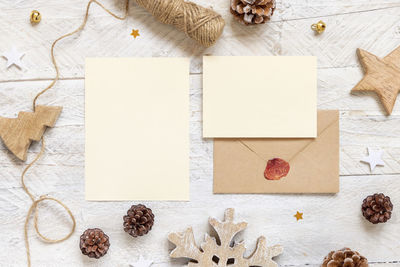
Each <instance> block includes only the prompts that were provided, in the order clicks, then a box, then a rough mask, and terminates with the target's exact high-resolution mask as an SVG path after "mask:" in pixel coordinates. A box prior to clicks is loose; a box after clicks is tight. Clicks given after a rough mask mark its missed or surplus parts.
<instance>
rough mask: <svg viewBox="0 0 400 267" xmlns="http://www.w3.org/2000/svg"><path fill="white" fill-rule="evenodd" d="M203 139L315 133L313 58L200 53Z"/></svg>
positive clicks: (315, 93) (315, 82)
mask: <svg viewBox="0 0 400 267" xmlns="http://www.w3.org/2000/svg"><path fill="white" fill-rule="evenodd" d="M203 70H204V71H203V137H204V138H236V137H237V138H239V137H243V138H264V137H265V138H266V137H268V138H271V137H276V138H299V137H304V138H306V137H316V135H317V59H316V57H308V56H307V57H304V56H301V57H299V56H293V57H284V56H279V57H218V56H207V57H203Z"/></svg>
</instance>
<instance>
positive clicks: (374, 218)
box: [361, 193, 393, 224]
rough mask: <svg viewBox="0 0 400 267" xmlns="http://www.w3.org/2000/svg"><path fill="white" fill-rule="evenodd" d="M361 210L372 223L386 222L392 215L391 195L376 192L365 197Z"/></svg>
mask: <svg viewBox="0 0 400 267" xmlns="http://www.w3.org/2000/svg"><path fill="white" fill-rule="evenodd" d="M361 210H362V213H363V215H364V217H365V218H366V219H367V220H368V221H370V222H371V223H373V224H378V223H385V222H387V221H388V220H389V219H390V218H391V217H392V210H393V204H392V202H391V201H390V197H387V196H385V195H384V194H382V193H380V194H374V195H371V196H368V197H366V198H365V199H364V201H363V204H362V207H361Z"/></svg>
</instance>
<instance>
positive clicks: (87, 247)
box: [79, 228, 110, 259]
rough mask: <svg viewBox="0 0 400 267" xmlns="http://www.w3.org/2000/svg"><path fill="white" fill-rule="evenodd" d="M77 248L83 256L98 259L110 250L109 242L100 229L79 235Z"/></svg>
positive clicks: (88, 230)
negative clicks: (79, 239)
mask: <svg viewBox="0 0 400 267" xmlns="http://www.w3.org/2000/svg"><path fill="white" fill-rule="evenodd" d="M79 247H80V248H81V251H82V253H83V254H84V255H86V256H88V257H89V258H96V259H98V258H100V257H103V256H104V255H106V254H107V251H108V249H109V248H110V241H109V238H108V236H107V235H106V234H105V233H104V232H103V231H102V230H101V229H99V228H94V229H87V230H86V231H85V232H83V234H82V235H81V241H80V243H79Z"/></svg>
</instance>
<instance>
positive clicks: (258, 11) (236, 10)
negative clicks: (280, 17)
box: [231, 0, 275, 25]
mask: <svg viewBox="0 0 400 267" xmlns="http://www.w3.org/2000/svg"><path fill="white" fill-rule="evenodd" d="M274 10H275V0H231V13H232V14H233V16H234V18H235V19H237V20H238V21H239V22H240V23H243V24H245V25H252V24H262V23H265V22H266V21H268V20H269V19H270V18H271V16H272V15H273V14H274Z"/></svg>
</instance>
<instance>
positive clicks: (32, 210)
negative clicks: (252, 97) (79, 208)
mask: <svg viewBox="0 0 400 267" xmlns="http://www.w3.org/2000/svg"><path fill="white" fill-rule="evenodd" d="M93 3H95V4H97V5H98V6H100V7H101V8H102V9H103V10H105V11H106V12H107V13H108V14H110V15H111V16H113V17H114V18H116V19H119V20H124V19H125V18H126V17H127V15H128V11H129V0H126V5H125V13H124V15H123V16H118V15H116V14H115V13H113V12H111V11H110V10H109V9H107V8H106V7H104V6H103V5H102V4H101V3H100V2H98V1H97V0H90V1H89V2H88V4H87V7H86V13H85V17H84V19H83V22H82V24H81V25H80V26H79V27H78V28H77V29H76V30H74V31H72V32H70V33H67V34H65V35H62V36H61V37H59V38H57V39H56V40H55V41H54V42H53V44H52V45H51V61H52V63H53V66H54V69H55V71H56V76H55V78H54V79H53V81H52V82H51V83H50V84H49V85H48V86H47V87H46V88H45V89H43V90H42V91H40V92H39V93H38V94H37V95H36V96H35V98H34V99H33V110H34V111H35V109H36V101H37V100H38V98H39V97H40V96H41V95H43V94H44V93H45V92H47V91H48V90H50V89H51V88H52V87H53V86H54V85H55V84H56V83H57V81H58V80H59V78H60V71H59V68H58V65H57V61H56V58H55V54H54V48H55V45H56V44H57V43H58V42H59V41H60V40H62V39H64V38H66V37H68V36H71V35H73V34H75V33H77V32H80V31H81V30H83V29H84V28H85V26H86V23H87V21H88V17H89V10H90V6H91V5H92V4H93ZM41 142H42V145H41V149H40V152H39V153H38V154H37V155H36V157H35V158H34V160H33V161H32V162H31V163H29V164H28V165H27V166H26V168H25V169H24V171H23V172H22V175H21V183H22V188H23V189H24V191H25V192H26V194H27V195H28V196H29V198H30V199H31V200H32V205H31V206H30V208H29V210H28V214H27V215H26V219H25V225H24V238H25V247H26V256H27V261H28V266H29V267H30V266H31V252H30V246H29V236H28V226H29V221H30V218H31V216H32V214H34V219H33V222H34V223H33V224H34V228H35V231H36V233H37V235H38V236H39V237H40V238H41V239H42V240H44V241H45V242H47V243H59V242H62V241H65V240H67V239H68V238H70V237H71V236H72V234H73V233H74V231H75V228H76V220H75V217H74V215H73V214H72V212H71V210H70V209H69V208H68V207H67V205H65V204H64V203H63V202H62V201H60V200H58V199H56V198H53V197H48V196H40V197H39V198H38V199H35V196H34V195H33V194H32V193H31V192H30V190H29V189H28V187H27V186H26V184H25V175H26V173H27V172H28V170H29V169H30V168H31V167H32V166H33V165H34V164H35V163H36V162H37V161H38V160H39V158H40V157H41V156H42V155H43V154H44V151H45V147H46V143H45V139H44V137H42V139H41ZM46 200H47V201H53V202H56V203H57V204H59V205H60V206H61V207H63V208H64V209H65V211H66V212H67V213H68V215H69V216H70V217H71V220H72V227H71V231H70V232H69V233H68V234H67V235H65V236H64V237H62V238H60V239H51V238H48V237H46V236H45V235H43V234H42V233H41V232H40V230H39V223H38V221H39V213H38V210H39V204H40V203H41V202H43V201H46Z"/></svg>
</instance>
